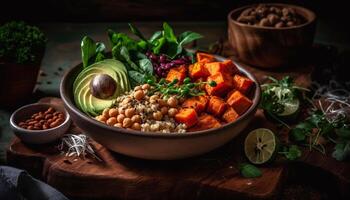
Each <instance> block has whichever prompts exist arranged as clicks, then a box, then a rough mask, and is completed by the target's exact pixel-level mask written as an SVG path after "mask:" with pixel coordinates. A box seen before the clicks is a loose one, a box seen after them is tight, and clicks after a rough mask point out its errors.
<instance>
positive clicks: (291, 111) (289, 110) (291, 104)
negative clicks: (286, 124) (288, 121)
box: [278, 98, 300, 117]
mask: <svg viewBox="0 0 350 200" xmlns="http://www.w3.org/2000/svg"><path fill="white" fill-rule="evenodd" d="M283 105H284V111H283V112H282V113H280V114H278V116H281V117H289V116H293V115H295V114H296V113H298V111H299V108H300V101H299V99H298V98H294V99H292V100H291V101H288V102H285V103H284V104H283Z"/></svg>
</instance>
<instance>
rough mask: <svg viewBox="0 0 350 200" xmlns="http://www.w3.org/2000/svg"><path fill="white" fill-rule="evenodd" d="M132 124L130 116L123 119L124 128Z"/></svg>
mask: <svg viewBox="0 0 350 200" xmlns="http://www.w3.org/2000/svg"><path fill="white" fill-rule="evenodd" d="M131 125H132V121H131V119H130V118H124V120H123V127H124V128H129V127H130V126H131Z"/></svg>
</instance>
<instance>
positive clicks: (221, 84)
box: [205, 73, 233, 96]
mask: <svg viewBox="0 0 350 200" xmlns="http://www.w3.org/2000/svg"><path fill="white" fill-rule="evenodd" d="M211 81H215V82H216V86H215V87H212V86H210V85H209V84H206V85H205V89H206V91H207V93H208V94H209V95H215V96H223V95H225V94H227V92H228V91H230V90H231V89H232V88H233V83H232V77H231V76H229V75H227V74H223V73H217V74H214V75H212V76H209V77H208V79H207V82H211Z"/></svg>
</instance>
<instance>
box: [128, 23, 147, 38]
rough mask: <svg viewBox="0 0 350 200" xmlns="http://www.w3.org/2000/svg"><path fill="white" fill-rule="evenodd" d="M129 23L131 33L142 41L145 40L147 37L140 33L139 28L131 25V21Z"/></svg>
mask: <svg viewBox="0 0 350 200" xmlns="http://www.w3.org/2000/svg"><path fill="white" fill-rule="evenodd" d="M128 25H129V28H130V30H131V32H132V33H133V34H135V35H136V36H137V37H139V38H140V39H141V40H143V41H146V42H148V41H147V39H146V38H145V37H144V36H143V34H142V33H141V31H140V30H139V29H137V28H136V27H135V26H133V25H132V24H131V23H129V24H128Z"/></svg>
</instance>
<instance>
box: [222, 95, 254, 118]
mask: <svg viewBox="0 0 350 200" xmlns="http://www.w3.org/2000/svg"><path fill="white" fill-rule="evenodd" d="M226 102H227V103H228V104H229V105H230V106H232V108H233V109H234V110H235V111H236V112H237V113H238V114H239V115H242V114H243V113H244V112H245V111H247V110H248V108H249V107H250V106H251V105H252V104H253V103H252V101H251V100H250V99H248V98H247V97H246V96H244V95H243V94H242V93H241V92H240V91H238V90H236V91H233V92H231V93H230V94H229V95H228V97H227V101H226Z"/></svg>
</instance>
